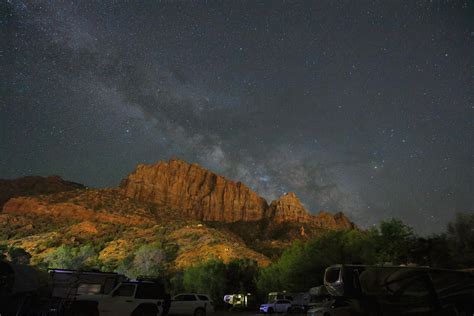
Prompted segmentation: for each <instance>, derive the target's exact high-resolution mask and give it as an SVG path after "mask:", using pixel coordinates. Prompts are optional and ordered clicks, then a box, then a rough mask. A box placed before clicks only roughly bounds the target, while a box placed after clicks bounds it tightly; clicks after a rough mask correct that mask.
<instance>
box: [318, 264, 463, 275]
mask: <svg viewBox="0 0 474 316" xmlns="http://www.w3.org/2000/svg"><path fill="white" fill-rule="evenodd" d="M341 267H349V268H381V269H394V268H397V269H411V270H426V271H443V272H460V273H466V272H468V273H469V272H472V271H463V270H455V269H441V268H432V267H429V266H404V265H364V264H333V265H330V266H329V267H327V268H326V270H328V269H331V268H341Z"/></svg>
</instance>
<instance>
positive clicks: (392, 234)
mask: <svg viewBox="0 0 474 316" xmlns="http://www.w3.org/2000/svg"><path fill="white" fill-rule="evenodd" d="M372 233H373V234H374V238H375V241H376V249H377V253H378V259H379V261H380V262H390V263H393V264H407V263H410V262H409V261H410V257H411V249H412V246H413V242H414V240H415V234H414V233H413V229H412V228H411V227H410V226H407V225H405V224H404V223H403V222H402V221H400V220H398V219H394V218H393V219H391V220H388V221H382V222H381V223H380V228H379V229H374V230H372Z"/></svg>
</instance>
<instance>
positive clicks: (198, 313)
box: [194, 308, 206, 316]
mask: <svg viewBox="0 0 474 316" xmlns="http://www.w3.org/2000/svg"><path fill="white" fill-rule="evenodd" d="M194 316H206V310H205V309H204V308H196V310H195V311H194Z"/></svg>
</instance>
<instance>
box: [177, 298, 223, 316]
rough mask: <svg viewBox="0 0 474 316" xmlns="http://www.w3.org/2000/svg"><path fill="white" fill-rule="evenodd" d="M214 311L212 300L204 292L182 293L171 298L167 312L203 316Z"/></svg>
mask: <svg viewBox="0 0 474 316" xmlns="http://www.w3.org/2000/svg"><path fill="white" fill-rule="evenodd" d="M213 312H214V302H213V301H212V300H211V299H210V298H209V296H208V295H206V294H194V293H183V294H178V295H176V296H174V297H173V299H172V300H171V305H170V309H169V312H168V314H170V315H193V316H205V315H206V314H208V313H213Z"/></svg>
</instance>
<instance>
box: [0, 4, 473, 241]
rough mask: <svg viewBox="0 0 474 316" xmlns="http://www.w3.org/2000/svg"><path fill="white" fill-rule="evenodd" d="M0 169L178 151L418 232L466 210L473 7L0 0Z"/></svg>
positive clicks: (88, 179)
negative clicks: (396, 220) (400, 222)
mask: <svg viewBox="0 0 474 316" xmlns="http://www.w3.org/2000/svg"><path fill="white" fill-rule="evenodd" d="M0 14H1V15H0V32H1V33H0V34H1V37H0V41H1V45H0V66H1V72H0V84H1V86H0V92H1V98H0V178H16V177H20V176H25V175H52V174H55V175H60V176H62V177H64V178H65V179H67V180H71V181H76V182H80V183H83V184H86V185H88V186H91V187H110V186H116V185H118V183H119V182H120V180H121V179H122V178H123V177H125V176H126V175H127V174H128V173H129V172H131V171H132V170H133V169H134V167H135V165H136V164H138V163H153V162H156V161H158V160H163V159H169V158H171V157H179V158H182V159H184V160H187V161H189V162H196V163H199V164H201V165H203V166H204V167H206V168H209V169H211V170H213V171H215V172H217V173H220V174H222V175H225V176H227V177H229V178H232V179H234V180H238V181H242V182H244V183H246V184H247V185H248V186H250V187H251V188H252V189H254V190H255V191H257V192H258V193H259V194H260V195H262V196H264V197H265V198H267V199H268V200H271V199H274V198H276V197H278V196H279V195H281V194H283V193H284V192H289V191H294V192H296V193H297V195H298V196H299V197H300V199H301V200H302V202H303V203H304V205H305V206H306V207H307V208H308V209H309V210H311V211H312V212H314V213H317V212H318V211H320V210H328V211H331V212H336V211H343V212H345V213H346V214H347V215H348V216H349V217H350V218H351V219H352V220H353V221H355V222H356V223H357V224H358V225H360V226H362V227H369V226H371V225H373V224H375V223H378V222H379V221H380V220H385V219H389V218H391V217H397V218H400V219H402V220H403V221H404V222H406V223H407V224H409V225H411V226H413V227H414V228H415V230H416V231H417V232H419V233H421V234H429V233H434V232H439V231H442V230H444V228H445V226H446V223H447V222H448V221H449V220H452V219H453V218H454V215H455V213H456V212H473V211H474V207H473V204H474V203H473V202H474V199H473V179H474V172H473V145H472V144H473V126H472V124H473V109H474V106H473V94H474V80H473V70H474V68H473V65H474V63H473V61H474V3H473V2H470V1H454V0H452V1H448V0H443V1H441V0H433V1H412V0H410V1H364V0H361V1H345V0H344V1H343V0H340V1H339V0H335V1H333V0H331V1H327V0H321V1H277V0H273V1H238V0H236V1H184V0H177V1H120V0H118V1H17V0H9V1H1V3H0Z"/></svg>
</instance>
